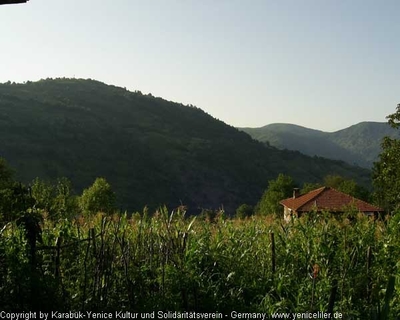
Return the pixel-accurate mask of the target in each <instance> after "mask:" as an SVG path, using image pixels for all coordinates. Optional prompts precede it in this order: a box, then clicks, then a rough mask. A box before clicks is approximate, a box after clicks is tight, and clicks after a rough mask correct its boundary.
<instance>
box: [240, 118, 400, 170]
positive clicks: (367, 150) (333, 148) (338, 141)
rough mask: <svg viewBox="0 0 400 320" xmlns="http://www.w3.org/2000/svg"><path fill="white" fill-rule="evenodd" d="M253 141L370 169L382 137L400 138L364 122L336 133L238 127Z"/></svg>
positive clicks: (387, 128)
mask: <svg viewBox="0 0 400 320" xmlns="http://www.w3.org/2000/svg"><path fill="white" fill-rule="evenodd" d="M239 129H240V130H242V131H244V132H246V133H248V134H249V135H250V136H252V137H253V138H254V139H256V140H259V141H261V142H264V143H269V144H270V145H271V146H274V147H277V148H279V149H288V150H296V151H299V152H301V153H303V154H306V155H309V156H320V157H326V158H328V159H335V160H342V161H346V162H348V163H350V164H352V165H357V166H361V167H365V168H371V167H372V165H373V163H374V161H376V160H378V156H379V153H380V152H381V142H382V139H383V137H385V136H390V137H395V138H400V135H399V132H398V131H397V130H395V129H393V128H391V127H390V126H389V125H388V124H387V123H386V122H372V121H365V122H360V123H358V124H355V125H352V126H350V127H348V128H345V129H342V130H338V131H335V132H324V131H320V130H314V129H309V128H306V127H302V126H298V125H294V124H285V123H274V124H269V125H266V126H263V127H261V128H239Z"/></svg>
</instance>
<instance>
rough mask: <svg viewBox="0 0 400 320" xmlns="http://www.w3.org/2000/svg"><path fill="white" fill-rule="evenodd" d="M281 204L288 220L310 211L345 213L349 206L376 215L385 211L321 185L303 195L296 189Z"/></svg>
mask: <svg viewBox="0 0 400 320" xmlns="http://www.w3.org/2000/svg"><path fill="white" fill-rule="evenodd" d="M280 204H281V205H282V206H283V213H284V219H285V220H286V221H289V220H290V219H291V218H292V217H293V216H296V217H300V216H301V215H303V214H305V213H307V212H310V211H317V212H322V211H324V212H332V213H343V212H345V211H346V210H347V209H349V208H354V209H356V210H358V211H360V212H363V213H365V214H367V215H374V216H377V215H378V214H380V213H383V212H384V210H383V209H382V208H379V207H377V206H374V205H372V204H370V203H368V202H365V201H363V200H360V199H357V198H354V197H352V196H350V195H348V194H346V193H343V192H340V191H338V190H336V189H334V188H330V187H321V188H318V189H315V190H312V191H310V192H308V193H306V194H303V195H300V194H299V189H294V190H293V197H291V198H287V199H284V200H282V201H281V202H280Z"/></svg>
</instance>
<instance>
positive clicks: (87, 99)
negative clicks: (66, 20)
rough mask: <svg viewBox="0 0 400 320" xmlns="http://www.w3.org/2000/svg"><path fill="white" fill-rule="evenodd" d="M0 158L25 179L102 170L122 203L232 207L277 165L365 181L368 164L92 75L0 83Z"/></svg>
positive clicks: (132, 206)
mask: <svg viewBox="0 0 400 320" xmlns="http://www.w3.org/2000/svg"><path fill="white" fill-rule="evenodd" d="M0 156H1V157H4V158H5V159H6V160H7V161H8V162H9V164H10V165H11V166H12V167H14V168H15V169H16V172H17V177H18V178H19V179H20V180H22V181H23V182H25V183H29V182H30V181H31V180H32V179H34V178H35V177H40V178H42V179H55V178H57V177H62V176H65V177H67V178H69V179H70V180H71V181H72V183H73V186H74V187H75V189H76V192H80V191H81V190H82V188H86V187H88V186H89V185H91V184H92V183H93V181H94V179H95V178H96V177H99V176H101V177H105V178H106V179H107V180H108V181H109V182H110V184H111V186H112V187H113V189H114V191H115V192H116V194H117V199H118V203H119V205H120V206H121V208H123V209H128V210H130V211H132V210H141V209H142V208H143V207H144V206H145V205H149V206H150V207H152V208H154V207H156V206H158V205H161V204H167V205H168V206H170V207H172V206H177V205H179V204H181V203H183V204H185V205H188V206H189V208H190V209H192V210H195V209H197V208H200V207H203V208H218V207H220V206H221V205H224V207H225V209H226V210H227V211H228V212H229V211H230V212H232V211H233V210H234V209H235V208H236V207H237V206H238V205H240V204H241V203H249V204H254V203H256V202H257V200H258V199H259V198H260V196H261V194H262V192H263V190H264V189H265V188H266V187H267V183H268V180H270V179H274V178H276V176H277V175H278V174H279V173H285V174H288V175H291V176H292V177H293V178H294V179H295V180H296V181H297V182H299V183H302V182H304V181H307V182H315V181H320V180H322V178H323V177H324V176H325V175H327V174H339V175H342V176H344V177H348V178H354V179H355V180H356V181H358V182H361V183H362V184H363V185H366V184H368V183H369V171H367V170H364V169H360V168H355V167H352V166H350V165H347V164H345V163H343V162H339V161H331V160H326V159H323V158H317V157H314V158H311V157H307V156H304V155H302V154H300V153H299V152H291V151H281V150H278V149H276V148H272V147H265V146H264V145H263V144H262V143H260V142H257V141H255V140H253V139H252V138H251V137H250V136H249V135H247V134H246V133H244V132H240V131H238V130H237V129H235V128H233V127H231V126H229V125H226V124H225V123H223V122H221V121H219V120H217V119H214V118H213V117H211V116H210V115H208V114H207V113H205V112H204V111H202V110H201V109H199V108H196V107H192V106H184V105H182V104H179V103H173V102H169V101H166V100H163V99H161V98H155V97H153V96H152V95H143V94H142V93H140V92H130V91H127V90H125V89H123V88H118V87H115V86H109V85H106V84H103V83H101V82H98V81H94V80H80V79H55V80H52V79H49V80H41V81H38V82H27V83H24V84H11V83H5V84H0Z"/></svg>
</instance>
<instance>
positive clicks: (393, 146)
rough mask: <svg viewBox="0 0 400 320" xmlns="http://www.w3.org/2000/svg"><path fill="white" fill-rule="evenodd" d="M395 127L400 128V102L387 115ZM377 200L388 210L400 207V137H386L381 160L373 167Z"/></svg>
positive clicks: (389, 121)
mask: <svg viewBox="0 0 400 320" xmlns="http://www.w3.org/2000/svg"><path fill="white" fill-rule="evenodd" d="M387 119H388V123H389V124H390V126H391V127H392V128H393V129H396V130H399V128H400V104H398V105H397V109H396V112H395V113H393V114H391V115H389V116H387ZM373 179H374V190H375V196H376V201H377V202H378V203H379V204H380V205H381V206H382V207H384V208H385V209H386V210H388V211H394V210H397V209H399V208H400V139H394V138H391V137H385V138H384V139H383V141H382V152H381V154H380V156H379V161H377V162H376V163H375V164H374V168H373Z"/></svg>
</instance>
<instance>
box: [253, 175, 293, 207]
mask: <svg viewBox="0 0 400 320" xmlns="http://www.w3.org/2000/svg"><path fill="white" fill-rule="evenodd" d="M294 187H295V183H294V181H293V179H292V177H290V176H287V175H284V174H282V173H280V174H279V175H278V177H277V178H276V179H275V180H270V181H269V182H268V188H267V190H265V192H264V194H263V195H262V197H261V199H260V201H259V202H258V204H257V208H256V212H257V213H259V214H271V213H278V212H280V211H281V210H282V208H281V206H280V205H279V201H281V200H283V199H285V198H288V197H290V195H291V194H293V188H294Z"/></svg>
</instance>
